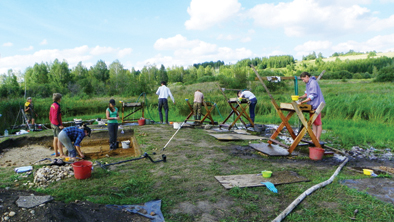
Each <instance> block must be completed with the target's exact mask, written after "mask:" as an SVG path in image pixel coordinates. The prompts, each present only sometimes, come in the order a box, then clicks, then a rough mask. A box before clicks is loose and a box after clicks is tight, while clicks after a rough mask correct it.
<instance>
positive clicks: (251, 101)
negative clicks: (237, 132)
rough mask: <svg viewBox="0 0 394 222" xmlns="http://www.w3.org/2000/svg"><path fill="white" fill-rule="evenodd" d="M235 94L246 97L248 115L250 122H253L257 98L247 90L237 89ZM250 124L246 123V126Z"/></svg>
mask: <svg viewBox="0 0 394 222" xmlns="http://www.w3.org/2000/svg"><path fill="white" fill-rule="evenodd" d="M237 95H238V97H239V98H240V99H242V98H246V99H248V100H249V116H250V119H251V120H252V122H253V123H254V117H255V114H254V110H255V108H256V104H257V99H256V96H255V95H254V94H253V93H252V92H251V91H249V90H243V91H238V92H237ZM250 126H251V124H247V125H246V127H250Z"/></svg>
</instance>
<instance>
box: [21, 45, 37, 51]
mask: <svg viewBox="0 0 394 222" xmlns="http://www.w3.org/2000/svg"><path fill="white" fill-rule="evenodd" d="M33 49H34V47H33V46H29V47H27V48H23V49H22V51H31V50H33Z"/></svg>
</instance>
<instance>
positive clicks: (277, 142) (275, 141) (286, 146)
mask: <svg viewBox="0 0 394 222" xmlns="http://www.w3.org/2000/svg"><path fill="white" fill-rule="evenodd" d="M270 141H271V142H274V143H276V144H278V145H280V146H282V147H285V148H287V149H289V146H288V145H286V144H283V143H281V142H279V141H278V140H274V139H270Z"/></svg>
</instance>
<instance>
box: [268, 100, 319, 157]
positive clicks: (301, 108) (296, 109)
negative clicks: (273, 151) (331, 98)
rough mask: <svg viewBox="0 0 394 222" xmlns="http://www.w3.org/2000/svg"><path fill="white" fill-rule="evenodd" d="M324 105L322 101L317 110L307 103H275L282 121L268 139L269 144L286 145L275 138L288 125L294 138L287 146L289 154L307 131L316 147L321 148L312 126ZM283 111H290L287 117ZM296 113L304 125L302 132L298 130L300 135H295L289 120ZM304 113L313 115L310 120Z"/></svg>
mask: <svg viewBox="0 0 394 222" xmlns="http://www.w3.org/2000/svg"><path fill="white" fill-rule="evenodd" d="M324 106H325V103H321V104H320V105H319V107H318V108H317V109H316V111H315V110H313V109H312V106H311V105H306V104H302V105H298V104H297V103H296V102H294V101H293V102H292V103H281V104H280V107H277V106H275V105H274V107H275V109H276V111H277V113H278V115H279V117H280V118H281V119H282V123H281V124H280V125H279V127H278V128H277V129H276V131H275V132H274V133H273V134H272V136H271V137H270V139H269V140H268V143H269V144H272V143H276V144H279V145H282V146H286V145H284V144H282V143H280V142H279V141H277V140H275V138H276V137H277V136H278V135H279V133H280V132H281V131H282V129H283V128H284V127H286V128H287V130H288V131H289V133H290V135H291V137H292V138H293V140H294V141H293V143H292V144H291V145H290V146H289V147H287V146H286V147H287V148H288V151H289V155H290V154H291V153H292V152H293V150H294V149H295V148H296V147H297V145H298V144H299V143H300V141H301V139H302V138H303V137H304V136H305V134H306V133H307V132H308V134H309V136H310V137H311V139H312V142H313V144H314V145H315V146H316V147H320V148H321V145H320V143H319V141H318V140H317V138H316V136H315V134H314V133H313V131H312V128H311V127H312V124H313V122H315V120H316V118H317V116H318V115H319V114H320V113H321V111H322V110H323V108H324ZM282 111H288V114H287V116H286V117H285V116H284V115H283V113H282ZM294 113H296V114H297V116H298V118H299V119H300V121H301V123H302V125H303V128H302V129H301V131H300V132H298V135H295V133H294V131H293V129H292V128H291V126H290V124H289V120H290V118H291V117H292V116H293V115H294ZM303 113H309V114H310V115H311V116H310V118H309V120H308V121H307V120H306V119H305V116H304V114H303Z"/></svg>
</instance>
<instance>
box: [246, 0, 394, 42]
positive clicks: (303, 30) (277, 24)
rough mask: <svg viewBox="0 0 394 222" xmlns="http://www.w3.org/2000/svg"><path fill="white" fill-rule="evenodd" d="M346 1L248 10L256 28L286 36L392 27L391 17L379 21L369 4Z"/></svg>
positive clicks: (298, 1)
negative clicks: (362, 5) (282, 32)
mask: <svg viewBox="0 0 394 222" xmlns="http://www.w3.org/2000/svg"><path fill="white" fill-rule="evenodd" d="M330 2H331V1H330ZM343 2H346V1H340V2H339V1H336V2H332V3H329V2H328V1H324V0H294V1H291V2H286V3H285V2H280V3H278V4H273V3H266V4H259V5H256V6H255V7H253V8H252V9H250V10H249V11H248V14H249V17H251V18H252V19H254V23H255V24H256V25H257V26H260V27H265V28H272V29H274V28H282V29H283V30H284V32H285V34H286V35H287V36H304V35H306V34H327V33H333V32H336V34H341V32H342V33H345V32H364V31H371V30H372V31H377V30H382V29H385V28H389V27H394V15H393V16H390V17H389V18H384V19H380V18H378V17H374V16H373V14H374V13H373V12H371V11H370V10H369V9H368V8H366V7H361V6H359V5H357V4H355V3H359V4H370V3H371V1H351V2H353V4H343Z"/></svg>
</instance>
